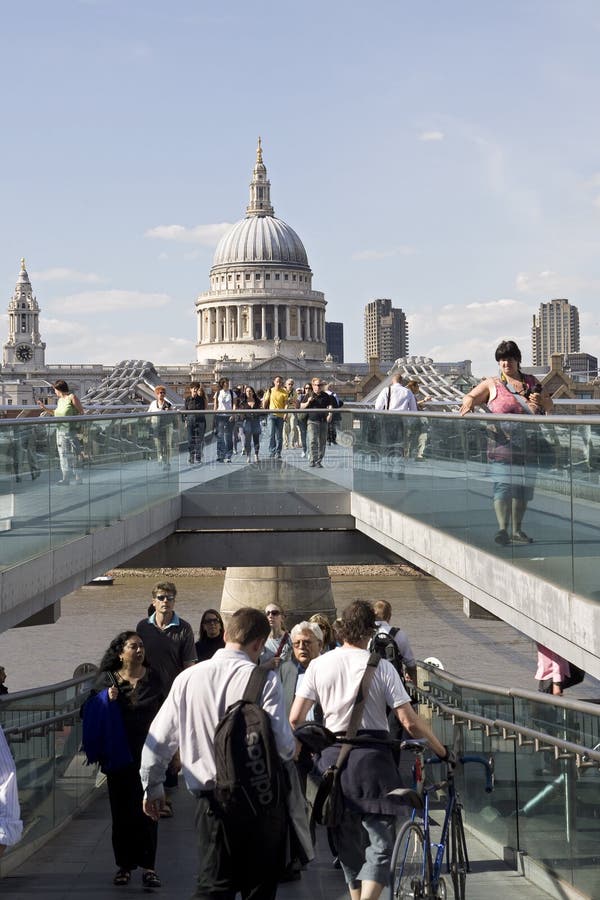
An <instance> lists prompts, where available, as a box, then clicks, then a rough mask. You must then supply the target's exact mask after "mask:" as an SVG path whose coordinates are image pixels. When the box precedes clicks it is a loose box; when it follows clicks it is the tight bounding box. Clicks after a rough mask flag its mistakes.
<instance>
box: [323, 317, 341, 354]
mask: <svg viewBox="0 0 600 900" xmlns="http://www.w3.org/2000/svg"><path fill="white" fill-rule="evenodd" d="M325 343H326V345H327V353H328V354H329V355H330V356H331V358H332V359H333V361H334V362H337V363H343V362H344V323H343V322H325Z"/></svg>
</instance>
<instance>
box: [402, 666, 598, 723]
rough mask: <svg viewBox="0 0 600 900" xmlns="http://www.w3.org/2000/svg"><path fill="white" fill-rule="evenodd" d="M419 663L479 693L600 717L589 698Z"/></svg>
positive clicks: (433, 685)
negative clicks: (482, 679)
mask: <svg viewBox="0 0 600 900" xmlns="http://www.w3.org/2000/svg"><path fill="white" fill-rule="evenodd" d="M417 664H418V665H419V666H420V667H421V668H422V669H425V670H426V671H427V672H431V673H432V674H435V673H438V674H439V676H440V677H441V678H444V679H445V680H446V681H449V682H450V683H451V684H452V685H454V686H455V687H460V688H465V689H466V690H471V691H477V692H478V693H485V694H496V695H498V694H499V695H500V696H502V697H511V698H513V699H515V698H516V699H519V700H535V702H536V703H545V704H547V705H549V706H558V707H561V708H562V709H570V710H573V711H574V712H583V713H587V714H588V715H592V716H596V717H597V718H600V704H595V703H592V702H590V701H589V700H588V701H585V700H570V699H568V698H566V697H564V696H558V695H550V694H545V693H543V692H542V691H528V690H526V689H525V688H504V687H500V686H497V685H490V684H481V683H480V682H478V681H466V680H465V679H464V678H459V677H458V676H457V675H453V674H452V673H451V672H448V671H447V670H446V669H439V668H437V666H432V665H430V664H429V663H425V662H422V661H421V660H417ZM424 686H425V687H429V686H430V687H434V688H440V689H442V690H443V685H440V684H437V683H436V682H433V681H432V682H429V681H426V682H425V684H424Z"/></svg>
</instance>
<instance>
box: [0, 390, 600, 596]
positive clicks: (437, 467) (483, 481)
mask: <svg viewBox="0 0 600 900" xmlns="http://www.w3.org/2000/svg"><path fill="white" fill-rule="evenodd" d="M301 414H302V411H289V412H288V413H282V414H281V415H277V416H275V415H271V414H269V413H268V412H266V411H264V410H260V411H241V410H240V411H236V412H234V413H233V414H232V415H231V416H219V415H215V414H214V413H212V412H207V413H204V414H203V416H204V420H205V423H204V436H203V437H202V438H201V439H200V451H201V461H200V462H199V461H198V460H197V455H198V454H197V449H196V447H194V448H193V450H194V453H193V456H194V458H193V461H192V462H190V459H189V457H190V446H189V444H188V435H189V431H188V427H189V425H190V422H191V419H190V418H189V414H188V418H186V415H185V414H183V413H180V412H172V413H163V414H161V415H160V416H159V415H151V414H148V413H140V414H137V413H136V414H123V415H105V416H96V417H94V416H82V417H78V418H77V422H76V424H75V425H73V421H72V420H71V421H70V422H68V420H58V419H52V418H42V419H36V420H18V421H17V420H10V421H8V420H3V421H1V422H0V489H1V491H2V493H1V494H0V528H2V529H3V539H2V541H1V542H0V567H4V568H6V567H8V566H13V565H17V564H18V563H19V562H22V561H24V560H27V559H31V558H34V557H35V556H37V555H41V554H43V553H45V552H47V551H48V550H49V549H50V548H52V547H57V546H60V545H61V544H64V543H67V542H69V541H71V540H74V539H76V538H77V537H79V536H81V535H85V534H89V533H90V532H93V531H94V530H96V529H98V528H102V527H105V526H107V525H110V524H112V523H113V522H116V521H119V520H120V519H122V518H123V517H124V516H127V515H131V514H133V513H136V512H138V511H141V510H144V509H147V508H148V507H149V506H151V505H152V504H154V503H158V502H160V501H162V500H164V499H167V498H169V497H174V496H177V495H178V494H179V493H180V492H182V491H187V490H189V489H193V491H194V492H195V493H197V494H198V495H201V494H202V493H203V492H206V493H207V494H212V495H213V500H214V494H215V492H218V494H219V496H220V497H221V498H222V500H223V502H225V498H227V499H226V506H225V507H224V509H225V512H224V513H222V514H224V515H229V516H235V515H244V516H248V517H251V516H252V515H255V514H256V513H257V512H260V509H261V508H260V506H257V504H256V503H255V502H254V501H253V500H252V498H253V497H262V498H263V499H264V501H265V503H264V506H265V509H266V514H268V515H269V514H273V515H292V514H295V513H296V512H300V511H303V510H306V509H307V508H310V505H311V504H313V508H314V509H315V511H318V510H319V509H320V508H324V506H325V504H326V503H327V502H328V498H329V499H330V498H331V496H334V495H335V492H336V491H338V492H339V491H340V490H342V491H347V490H352V491H354V492H357V493H359V494H363V495H365V496H366V497H368V498H369V499H371V500H373V501H374V502H375V503H377V504H379V505H381V506H383V507H387V508H390V509H394V510H398V511H399V512H401V513H403V514H404V515H408V516H412V517H414V518H415V519H416V520H418V521H420V522H423V523H424V524H426V525H428V526H430V527H432V528H435V529H438V530H440V531H442V532H444V533H445V534H448V535H451V536H452V537H454V538H456V539H459V540H462V541H465V542H467V543H469V544H471V545H473V546H475V547H478V548H480V549H482V550H485V551H486V552H487V553H491V554H495V555H497V556H498V557H499V558H501V559H503V560H505V561H507V562H509V563H512V564H513V565H515V566H518V567H519V568H522V569H524V570H525V571H527V572H531V573H533V574H536V575H539V576H540V577H541V578H543V579H544V580H546V581H550V582H552V583H554V584H556V585H559V586H561V587H564V588H566V589H568V590H574V591H576V592H577V593H578V594H583V595H585V596H588V597H591V598H593V599H600V592H599V591H598V587H597V579H596V576H595V572H596V571H597V562H598V557H599V556H600V515H599V505H600V484H599V463H600V418H599V417H591V416H590V417H589V420H588V422H587V423H586V424H581V417H577V418H576V417H566V416H565V417H550V416H547V417H533V416H532V417H527V418H526V417H525V416H512V417H500V416H485V417H484V416H472V415H469V416H465V417H460V416H458V415H453V414H448V413H429V414H423V413H421V414H419V415H414V414H406V413H389V412H373V411H371V410H362V409H351V408H349V407H348V406H345V407H343V408H342V409H341V410H340V411H339V412H338V413H337V414H336V421H335V423H330V424H331V426H332V427H333V426H334V427H333V430H331V429H329V427H325V428H324V429H323V431H322V434H321V436H320V437H319V435H318V434H317V432H318V431H319V429H317V428H316V427H314V423H313V424H312V425H311V422H310V420H308V421H302V420H301V418H300V416H301ZM230 420H231V421H230ZM65 422H68V424H65ZM279 423H281V425H280V424H279ZM61 429H62V430H61ZM65 429H66V430H65ZM280 432H281V442H282V450H283V452H282V459H281V460H279V459H277V458H276V457H277V454H278V444H277V441H278V440H279V435H280ZM319 439H321V440H322V441H323V446H324V456H323V458H322V467H319V466H311V465H310V463H311V461H314V460H315V459H316V457H315V453H316V452H317V451H316V449H313V450H312V451H311V449H310V444H311V442H312V445H313V448H317V447H318V441H319ZM255 441H256V444H255ZM272 441H275V444H274V446H273V448H272V449H271V443H272ZM247 442H248V443H249V446H250V456H247V455H246V454H245V449H246V443H247ZM286 442H287V445H286ZM256 446H258V464H257V463H256V456H255V453H256V450H255V447H256ZM228 460H230V462H228ZM248 460H250V462H248ZM61 465H62V467H63V468H62V469H61ZM65 466H67V469H68V467H69V466H72V468H71V470H69V471H71V472H72V479H71V480H70V483H69V484H68V485H59V484H58V483H57V482H58V481H63V480H64V479H62V478H61V475H62V473H63V469H64V468H65ZM34 476H35V477H34ZM17 479H19V480H17ZM330 508H331V507H330ZM212 510H215V504H214V502H212V501H211V502H210V503H208V505H207V506H206V511H207V512H206V513H205V514H206V515H211V514H212ZM219 512H221V509H220V508H219V509H218V510H217V513H219ZM523 535H525V536H523ZM527 536H529V537H531V538H532V539H533V542H531V543H530V542H529V541H528V537H527Z"/></svg>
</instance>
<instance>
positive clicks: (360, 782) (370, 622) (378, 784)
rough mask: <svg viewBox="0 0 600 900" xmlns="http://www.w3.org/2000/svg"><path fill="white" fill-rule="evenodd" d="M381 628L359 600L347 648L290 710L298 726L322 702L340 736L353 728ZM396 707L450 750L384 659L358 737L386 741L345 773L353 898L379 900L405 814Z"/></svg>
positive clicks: (437, 747)
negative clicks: (393, 722) (391, 721)
mask: <svg viewBox="0 0 600 900" xmlns="http://www.w3.org/2000/svg"><path fill="white" fill-rule="evenodd" d="M374 629H375V613H374V611H373V607H372V606H371V604H370V603H367V602H366V601H365V600H355V601H354V603H351V604H350V606H348V607H347V608H346V609H345V610H344V612H343V613H342V619H341V633H342V638H343V641H344V643H343V645H342V646H341V647H336V649H335V650H331V651H330V652H329V653H324V654H323V655H322V656H319V657H318V658H317V659H313V660H312V662H311V663H310V665H309V667H308V669H307V671H306V674H305V675H304V677H303V679H302V683H301V684H300V685H298V686H297V687H296V699H295V700H294V703H293V705H292V710H291V713H290V724H291V725H292V728H295V727H297V726H298V725H300V724H301V723H302V722H304V721H306V718H307V716H308V713H309V711H310V709H311V708H312V706H313V705H314V704H315V703H320V704H321V707H322V709H323V722H324V725H325V726H326V727H327V728H328V729H330V731H333V732H335V733H338V734H339V733H340V732H342V733H343V732H345V731H346V729H347V728H348V725H349V722H350V718H351V715H352V709H353V707H354V702H355V699H356V695H357V693H358V688H359V685H360V683H361V680H362V677H363V675H364V672H365V668H366V666H367V663H368V660H369V656H370V654H369V652H368V650H367V645H368V643H369V641H370V639H371V637H372V635H373V631H374ZM387 707H391V708H392V709H393V710H394V711H395V713H396V716H397V717H398V720H399V721H400V723H401V724H402V725H403V726H404V728H406V730H407V731H408V733H409V734H410V735H411V737H414V738H425V739H426V740H427V741H428V743H429V745H430V747H431V749H432V751H433V752H434V753H435V754H437V755H438V756H439V757H440V758H441V759H445V760H447V759H449V758H450V754H449V751H448V750H447V749H446V747H444V745H443V744H442V743H441V742H440V741H439V740H438V739H437V738H436V736H435V735H434V734H433V732H432V731H431V729H430V728H429V727H428V725H427V724H426V723H425V722H424V721H423V720H422V719H420V718H419V717H418V716H417V714H416V713H415V712H414V711H413V709H412V707H411V705H410V698H409V696H408V694H407V693H406V691H405V690H404V687H403V686H402V682H401V680H400V676H399V675H398V673H397V672H396V670H395V669H394V667H393V666H392V664H391V663H389V662H388V661H387V660H380V662H379V664H378V666H377V668H376V669H375V673H374V677H373V680H372V682H371V686H370V689H369V692H368V695H367V699H366V704H365V708H364V711H363V715H362V721H361V723H360V728H359V732H358V733H359V734H369V735H370V736H372V737H373V738H374V739H376V740H377V741H379V743H373V744H371V745H364V746H361V747H353V748H352V750H351V751H350V753H349V755H348V757H347V762H346V765H345V766H344V768H343V769H342V775H341V784H342V791H343V795H344V819H343V822H342V824H341V825H339V826H338V827H336V828H335V829H334V841H335V845H336V847H337V849H338V855H339V859H340V862H341V864H342V868H343V870H344V876H345V878H346V883H347V885H348V889H349V891H350V896H351V898H352V900H377V898H378V897H379V895H380V894H381V892H382V890H383V889H384V887H385V886H386V884H387V883H388V876H389V866H390V860H391V855H392V849H393V846H394V840H395V830H396V818H397V815H398V813H399V812H400V809H399V808H398V807H396V806H395V804H394V802H393V800H391V799H388V798H387V796H386V795H387V793H388V792H389V791H392V790H394V789H395V788H396V787H399V786H400V782H399V776H398V769H397V767H396V766H395V764H394V759H393V756H392V750H391V746H392V745H391V743H390V744H388V745H386V744H385V743H383V742H384V741H385V740H386V736H387V739H388V740H389V730H388V723H387V712H386V710H387ZM338 753H339V745H337V746H333V747H330V748H328V749H327V750H325V751H324V752H323V753H322V755H321V764H320V765H321V768H323V769H325V768H327V767H328V766H329V765H332V764H333V763H334V762H335V760H336V759H337V755H338Z"/></svg>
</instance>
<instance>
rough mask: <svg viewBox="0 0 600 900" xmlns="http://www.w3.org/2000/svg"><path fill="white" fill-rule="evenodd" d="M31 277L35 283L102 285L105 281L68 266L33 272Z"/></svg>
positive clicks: (91, 273)
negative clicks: (65, 282)
mask: <svg viewBox="0 0 600 900" xmlns="http://www.w3.org/2000/svg"><path fill="white" fill-rule="evenodd" d="M30 277H31V278H32V279H33V280H34V281H79V282H82V283H83V284H100V283H101V282H103V281H105V280H106V279H105V278H102V277H101V276H100V275H96V273H95V272H79V271H78V270H77V269H69V268H67V267H66V266H55V267H54V268H51V269H42V270H41V271H39V272H31V273H30Z"/></svg>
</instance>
